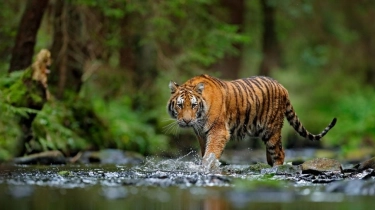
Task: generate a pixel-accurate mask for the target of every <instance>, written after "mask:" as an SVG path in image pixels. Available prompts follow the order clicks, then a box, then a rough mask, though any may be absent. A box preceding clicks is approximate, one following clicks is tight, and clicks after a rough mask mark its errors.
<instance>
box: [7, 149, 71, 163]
mask: <svg viewBox="0 0 375 210" xmlns="http://www.w3.org/2000/svg"><path fill="white" fill-rule="evenodd" d="M12 162H13V163H15V164H40V165H51V164H66V158H65V157H64V155H63V154H62V153H61V152H60V151H58V150H53V151H46V152H41V153H36V154H32V155H28V156H24V157H18V158H14V159H13V161H12Z"/></svg>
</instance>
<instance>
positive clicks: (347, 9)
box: [0, 0, 375, 160]
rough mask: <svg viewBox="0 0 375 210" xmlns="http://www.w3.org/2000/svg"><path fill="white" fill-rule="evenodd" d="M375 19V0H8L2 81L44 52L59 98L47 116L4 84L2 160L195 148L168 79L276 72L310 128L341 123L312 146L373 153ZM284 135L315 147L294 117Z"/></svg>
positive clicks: (0, 29)
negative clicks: (177, 122) (176, 113)
mask: <svg viewBox="0 0 375 210" xmlns="http://www.w3.org/2000/svg"><path fill="white" fill-rule="evenodd" d="M374 18H375V1H372V0H356V1H352V0H341V1H326V0H283V1H277V0H251V1H245V0H236V1H233V0H158V1H154V0H145V1H139V0H110V1H100V0H97V1H95V0H75V1H64V0H28V1H25V0H13V1H1V2H0V82H2V83H3V82H4V81H8V80H9V78H10V77H11V75H12V74H14V73H15V72H22V71H23V70H24V69H26V68H27V67H28V66H29V65H30V64H31V63H32V58H33V56H34V55H35V54H36V53H37V52H39V50H40V49H43V48H46V49H49V50H50V51H51V53H52V59H53V63H52V66H51V73H50V75H49V78H48V89H49V91H50V93H51V96H52V97H51V98H50V99H49V101H48V102H47V103H46V104H44V106H43V109H42V110H40V111H33V110H30V109H24V108H25V107H16V106H13V105H12V104H7V103H6V96H5V94H4V93H3V92H4V90H2V89H0V160H7V159H9V158H12V157H14V156H21V155H24V154H26V153H27V154H29V153H35V152H40V151H45V150H60V151H62V152H63V153H64V154H65V155H67V156H73V155H75V154H76V153H77V152H79V151H82V150H97V149H101V148H119V149H124V150H132V151H138V152H140V153H143V154H145V155H173V154H181V153H183V152H184V151H187V150H190V149H191V148H193V149H195V150H197V149H198V147H197V142H196V140H195V137H194V135H193V132H191V131H187V130H181V129H178V128H177V127H173V126H171V125H170V124H171V122H172V121H170V120H169V118H170V117H169V116H168V115H167V112H166V103H167V100H168V98H169V94H170V92H169V89H168V83H169V81H170V80H173V81H176V82H177V83H183V82H184V81H186V80H187V79H189V78H190V77H192V76H194V75H198V74H202V73H206V74H210V75H214V76H217V77H219V78H222V79H227V80H230V79H235V78H242V77H249V76H254V75H267V76H271V77H273V78H275V79H276V80H278V81H279V82H280V83H281V84H283V85H284V86H285V87H286V88H287V89H288V91H289V93H290V98H291V101H292V104H293V105H294V107H295V110H296V111H297V114H298V116H299V118H300V119H301V120H302V122H303V124H304V125H305V126H306V128H307V129H308V130H309V131H311V132H313V133H318V132H320V131H321V130H322V129H323V128H324V127H325V126H326V125H327V124H328V123H329V122H330V121H331V120H332V118H333V117H337V118H338V123H337V125H336V127H335V128H334V129H332V130H331V131H330V132H329V134H328V135H327V136H325V137H324V139H323V140H322V142H321V144H315V145H313V146H321V147H327V148H338V149H339V151H340V152H341V153H342V154H345V153H347V152H348V151H350V150H353V149H357V148H374V144H375V109H374V105H375V90H374V87H375V40H374V37H375V36H374V35H375V25H374V20H375V19H374ZM27 112H32V113H34V112H35V113H37V115H36V118H35V119H34V120H33V122H32V125H31V129H32V136H31V137H30V138H28V139H27V141H23V140H22V138H20V136H22V135H23V134H22V129H21V127H20V126H19V120H17V119H18V118H19V116H22V115H25V113H26V114H27ZM285 124H286V123H285ZM283 136H284V144H285V145H286V146H287V147H288V148H290V147H293V148H295V147H300V146H304V143H306V142H308V141H307V140H303V139H301V138H299V137H298V136H297V134H296V133H295V132H294V131H293V130H292V128H290V126H288V125H287V124H286V126H284V129H283ZM251 142H252V141H249V142H248V145H249V147H253V146H254V147H255V146H256V145H255V144H254V143H251ZM259 142H260V141H259ZM310 146H311V145H310Z"/></svg>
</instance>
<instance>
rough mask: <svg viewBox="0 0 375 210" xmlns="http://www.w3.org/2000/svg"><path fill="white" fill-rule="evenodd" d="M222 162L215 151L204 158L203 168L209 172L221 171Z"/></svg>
mask: <svg viewBox="0 0 375 210" xmlns="http://www.w3.org/2000/svg"><path fill="white" fill-rule="evenodd" d="M220 164H221V163H220V161H219V160H218V159H216V156H215V154H214V153H210V154H208V155H207V156H205V157H203V160H202V166H203V170H204V172H207V173H220V167H219V166H220Z"/></svg>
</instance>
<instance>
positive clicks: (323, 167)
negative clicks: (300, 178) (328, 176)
mask: <svg viewBox="0 0 375 210" xmlns="http://www.w3.org/2000/svg"><path fill="white" fill-rule="evenodd" d="M302 171H303V172H316V173H322V172H333V173H341V172H342V167H341V163H340V162H339V161H337V160H334V159H329V158H315V159H312V160H308V161H306V162H304V163H303V164H302Z"/></svg>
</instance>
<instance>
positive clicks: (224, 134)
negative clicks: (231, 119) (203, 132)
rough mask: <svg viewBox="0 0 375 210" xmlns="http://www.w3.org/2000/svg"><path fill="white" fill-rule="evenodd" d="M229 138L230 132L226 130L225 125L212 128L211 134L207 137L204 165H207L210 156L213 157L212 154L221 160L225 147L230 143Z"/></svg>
mask: <svg viewBox="0 0 375 210" xmlns="http://www.w3.org/2000/svg"><path fill="white" fill-rule="evenodd" d="M214 126H215V125H214ZM229 138H230V134H229V131H228V130H227V129H226V127H225V125H224V124H223V125H216V126H215V127H213V128H211V129H210V132H209V133H208V134H207V136H206V148H205V153H204V155H203V163H205V162H206V161H207V159H208V158H209V157H210V155H211V156H212V154H213V155H215V158H216V159H217V160H219V159H220V157H221V154H222V153H223V150H224V148H225V145H226V144H227V142H228V141H229Z"/></svg>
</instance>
